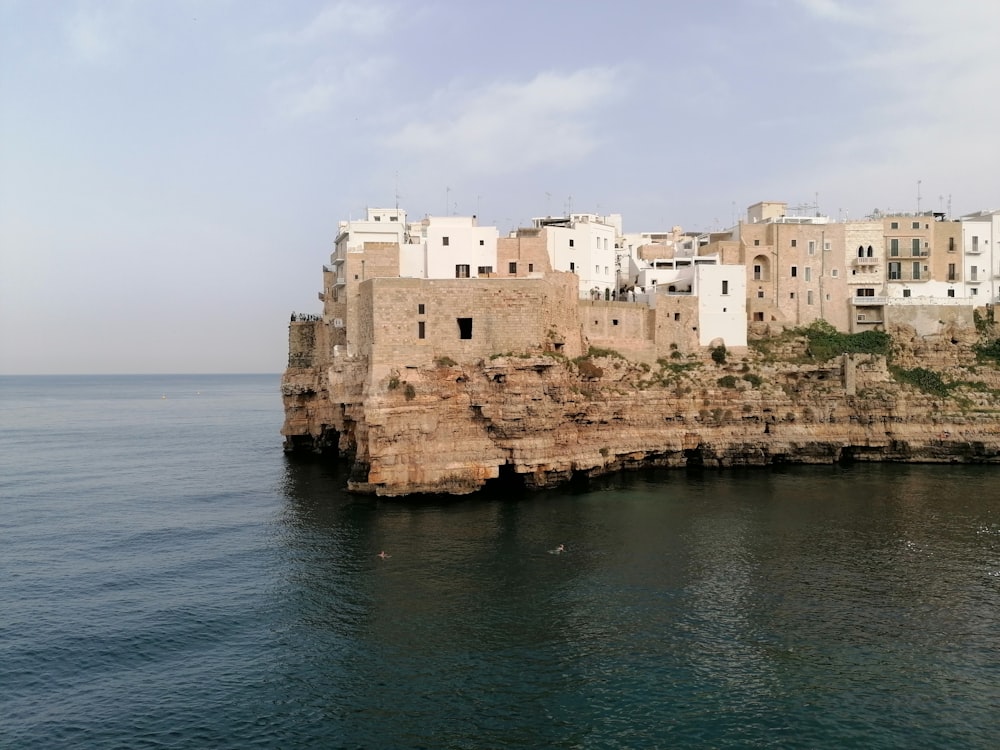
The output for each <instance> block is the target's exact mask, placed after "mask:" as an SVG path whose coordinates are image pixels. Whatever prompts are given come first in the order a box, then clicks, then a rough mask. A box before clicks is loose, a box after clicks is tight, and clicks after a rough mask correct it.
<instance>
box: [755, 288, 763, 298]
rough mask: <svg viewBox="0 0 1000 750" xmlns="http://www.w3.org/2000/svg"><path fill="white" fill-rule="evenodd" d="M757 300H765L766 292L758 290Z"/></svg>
mask: <svg viewBox="0 0 1000 750" xmlns="http://www.w3.org/2000/svg"><path fill="white" fill-rule="evenodd" d="M757 299H764V290H763V289H758V290H757Z"/></svg>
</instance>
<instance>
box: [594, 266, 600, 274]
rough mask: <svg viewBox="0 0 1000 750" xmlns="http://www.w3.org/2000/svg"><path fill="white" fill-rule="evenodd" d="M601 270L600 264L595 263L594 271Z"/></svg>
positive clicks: (598, 271)
mask: <svg viewBox="0 0 1000 750" xmlns="http://www.w3.org/2000/svg"><path fill="white" fill-rule="evenodd" d="M600 272H601V267H600V266H598V265H595V266H594V273H600Z"/></svg>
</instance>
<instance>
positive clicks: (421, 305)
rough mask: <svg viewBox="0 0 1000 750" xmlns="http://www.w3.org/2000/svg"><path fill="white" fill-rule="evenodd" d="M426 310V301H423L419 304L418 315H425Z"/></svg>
mask: <svg viewBox="0 0 1000 750" xmlns="http://www.w3.org/2000/svg"><path fill="white" fill-rule="evenodd" d="M424 311H425V308H424V303H423V302H421V303H420V304H419V305H417V315H423V314H424Z"/></svg>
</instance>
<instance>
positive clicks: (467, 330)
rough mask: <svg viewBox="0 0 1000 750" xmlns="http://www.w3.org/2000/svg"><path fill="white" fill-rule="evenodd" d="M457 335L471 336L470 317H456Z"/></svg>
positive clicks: (469, 337)
mask: <svg viewBox="0 0 1000 750" xmlns="http://www.w3.org/2000/svg"><path fill="white" fill-rule="evenodd" d="M458 337H459V338H460V339H471V338H472V318H458Z"/></svg>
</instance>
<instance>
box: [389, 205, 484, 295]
mask: <svg viewBox="0 0 1000 750" xmlns="http://www.w3.org/2000/svg"><path fill="white" fill-rule="evenodd" d="M498 236H499V232H498V231H497V228H496V227H481V226H479V224H478V223H477V221H476V217H475V216H428V217H427V218H425V219H424V220H423V221H420V222H416V223H414V224H411V225H410V237H409V242H410V245H409V246H408V247H404V248H402V249H401V250H402V255H404V256H405V260H404V258H400V275H401V276H416V277H418V278H425V279H475V278H484V277H489V276H491V275H492V274H494V273H495V272H496V263H497V238H498ZM411 248H414V249H415V250H416V251H415V252H411ZM418 264H422V267H418Z"/></svg>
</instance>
